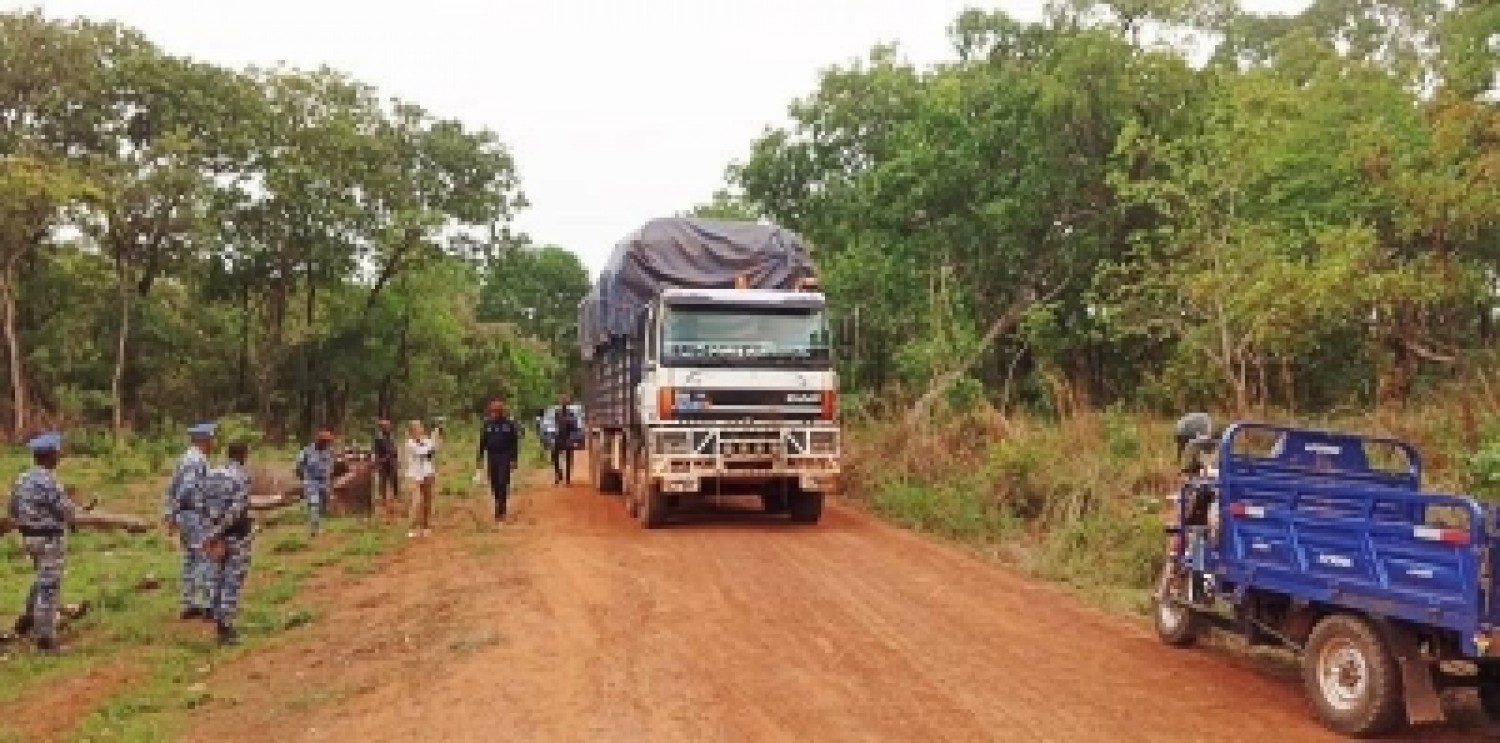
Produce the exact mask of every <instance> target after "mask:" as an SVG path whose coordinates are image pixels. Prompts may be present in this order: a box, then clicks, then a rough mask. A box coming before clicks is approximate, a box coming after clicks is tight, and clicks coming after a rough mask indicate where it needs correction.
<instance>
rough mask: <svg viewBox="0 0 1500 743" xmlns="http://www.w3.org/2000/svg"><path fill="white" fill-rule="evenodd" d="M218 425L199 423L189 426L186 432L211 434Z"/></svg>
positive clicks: (199, 434)
mask: <svg viewBox="0 0 1500 743" xmlns="http://www.w3.org/2000/svg"><path fill="white" fill-rule="evenodd" d="M218 427H219V425H218V424H217V423H199V424H198V425H196V426H193V427H192V428H189V429H188V430H187V432H188V435H189V436H212V435H214V430H215V429H217V428H218Z"/></svg>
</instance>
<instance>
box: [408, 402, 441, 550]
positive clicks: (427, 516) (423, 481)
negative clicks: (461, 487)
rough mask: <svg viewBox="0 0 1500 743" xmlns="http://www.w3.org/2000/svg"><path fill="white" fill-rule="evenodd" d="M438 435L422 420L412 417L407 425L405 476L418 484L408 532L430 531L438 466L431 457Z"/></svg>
mask: <svg viewBox="0 0 1500 743" xmlns="http://www.w3.org/2000/svg"><path fill="white" fill-rule="evenodd" d="M437 447H438V442H437V436H436V434H435V433H434V435H433V436H432V437H430V438H429V437H428V436H427V431H426V430H425V429H424V428H423V427H422V422H421V421H412V422H411V423H409V424H407V427H406V479H408V480H411V481H413V482H414V483H416V486H417V497H415V498H413V499H412V502H411V531H409V532H407V534H406V535H407V536H409V537H415V536H426V535H427V534H429V533H430V530H429V529H428V523H429V522H430V521H431V520H432V488H433V481H434V480H435V479H436V478H437V468H436V467H435V466H434V465H433V462H432V457H433V454H434V453H435V452H436V451H437Z"/></svg>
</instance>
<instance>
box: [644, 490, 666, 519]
mask: <svg viewBox="0 0 1500 743" xmlns="http://www.w3.org/2000/svg"><path fill="white" fill-rule="evenodd" d="M640 496H641V503H640V505H639V508H640V518H641V526H644V527H646V528H647V529H659V528H661V527H662V526H663V525H665V524H666V523H667V496H666V494H665V493H663V492H661V486H659V485H646V486H645V487H643V488H641V490H640Z"/></svg>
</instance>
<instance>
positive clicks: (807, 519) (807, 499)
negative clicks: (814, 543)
mask: <svg viewBox="0 0 1500 743" xmlns="http://www.w3.org/2000/svg"><path fill="white" fill-rule="evenodd" d="M787 496H788V498H789V499H790V502H789V503H787V510H789V511H790V512H791V517H792V523H794V524H816V523H818V519H820V518H822V517H823V494H822V493H810V492H808V491H806V490H794V491H792V492H791V493H788V494H787Z"/></svg>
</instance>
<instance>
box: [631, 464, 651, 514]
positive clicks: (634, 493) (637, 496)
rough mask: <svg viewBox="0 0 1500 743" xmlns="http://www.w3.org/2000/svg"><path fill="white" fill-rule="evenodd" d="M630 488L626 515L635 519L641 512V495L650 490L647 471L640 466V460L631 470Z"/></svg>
mask: <svg viewBox="0 0 1500 743" xmlns="http://www.w3.org/2000/svg"><path fill="white" fill-rule="evenodd" d="M629 475H630V487H629V488H626V490H625V515H626V516H629V517H630V518H635V517H636V515H637V514H639V513H640V510H641V505H640V504H641V495H642V494H643V493H645V492H646V490H647V489H648V488H650V484H649V483H648V482H646V470H645V468H643V467H641V466H640V460H636V462H635V463H634V465H633V466H631V468H630V473H629Z"/></svg>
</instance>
